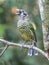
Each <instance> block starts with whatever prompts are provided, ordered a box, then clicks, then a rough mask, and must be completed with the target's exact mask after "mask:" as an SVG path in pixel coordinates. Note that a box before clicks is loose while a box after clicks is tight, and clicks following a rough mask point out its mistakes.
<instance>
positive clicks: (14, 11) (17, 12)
mask: <svg viewBox="0 0 49 65" xmlns="http://www.w3.org/2000/svg"><path fill="white" fill-rule="evenodd" d="M19 11H20V9H18V8H16V7H13V8H12V10H11V12H12V14H15V15H18V14H19Z"/></svg>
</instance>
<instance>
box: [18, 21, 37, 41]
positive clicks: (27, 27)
mask: <svg viewBox="0 0 49 65" xmlns="http://www.w3.org/2000/svg"><path fill="white" fill-rule="evenodd" d="M18 29H19V31H20V33H21V35H22V38H23V39H24V40H26V41H29V42H32V41H33V40H34V41H36V35H35V30H34V28H33V25H32V24H31V23H29V22H28V23H27V22H24V23H23V25H21V26H19V27H18Z"/></svg>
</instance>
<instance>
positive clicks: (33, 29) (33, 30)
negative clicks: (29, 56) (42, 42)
mask: <svg viewBox="0 0 49 65" xmlns="http://www.w3.org/2000/svg"><path fill="white" fill-rule="evenodd" d="M29 27H30V30H31V31H32V32H33V34H34V37H35V41H36V42H37V37H36V33H35V31H36V25H35V24H34V23H29Z"/></svg>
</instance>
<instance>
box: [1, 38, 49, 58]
mask: <svg viewBox="0 0 49 65" xmlns="http://www.w3.org/2000/svg"><path fill="white" fill-rule="evenodd" d="M0 41H1V42H3V43H4V44H6V47H5V48H4V50H3V51H2V53H1V54H0V56H1V55H2V54H3V53H4V51H5V50H6V49H7V47H8V46H18V47H23V48H28V49H29V48H33V49H35V50H37V51H38V52H40V53H41V54H42V55H43V56H45V57H46V58H47V59H48V57H47V54H46V53H45V52H44V51H42V50H41V49H39V48H37V47H35V46H32V45H25V44H24V45H23V43H22V44H19V43H13V42H9V41H6V40H4V39H0Z"/></svg>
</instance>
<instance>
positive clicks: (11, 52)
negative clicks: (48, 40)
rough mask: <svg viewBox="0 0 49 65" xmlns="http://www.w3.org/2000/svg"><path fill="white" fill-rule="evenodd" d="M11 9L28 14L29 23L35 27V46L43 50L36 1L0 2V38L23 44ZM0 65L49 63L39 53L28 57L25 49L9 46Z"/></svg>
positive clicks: (1, 0)
mask: <svg viewBox="0 0 49 65" xmlns="http://www.w3.org/2000/svg"><path fill="white" fill-rule="evenodd" d="M13 7H17V8H20V9H24V10H26V11H27V12H28V14H29V17H30V21H32V22H35V24H36V26H37V30H36V35H37V40H38V42H37V46H38V47H39V48H40V49H42V50H44V46H43V35H42V21H41V18H40V13H39V6H38V0H0V38H3V39H5V40H8V41H10V42H18V43H19V42H20V43H21V42H23V41H22V39H21V36H20V34H19V32H18V30H17V21H18V20H17V16H15V17H14V16H12V14H11V9H12V8H13ZM0 65H49V61H48V60H47V59H46V58H45V57H44V56H43V55H41V54H40V53H39V55H38V56H32V57H30V56H28V55H27V49H23V48H20V47H14V46H12V47H11V46H10V47H9V48H8V49H7V50H6V52H5V53H4V55H3V56H2V57H0Z"/></svg>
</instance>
